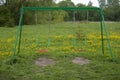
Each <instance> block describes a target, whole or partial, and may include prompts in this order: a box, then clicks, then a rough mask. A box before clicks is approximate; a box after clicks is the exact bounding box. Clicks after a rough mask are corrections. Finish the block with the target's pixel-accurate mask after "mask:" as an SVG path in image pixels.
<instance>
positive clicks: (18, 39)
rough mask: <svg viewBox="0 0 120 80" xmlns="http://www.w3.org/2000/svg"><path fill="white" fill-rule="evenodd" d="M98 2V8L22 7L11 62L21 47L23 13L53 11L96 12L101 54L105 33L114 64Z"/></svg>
mask: <svg viewBox="0 0 120 80" xmlns="http://www.w3.org/2000/svg"><path fill="white" fill-rule="evenodd" d="M98 2H99V6H100V7H99V8H98V7H22V8H21V14H20V20H19V27H18V32H17V35H16V41H15V46H14V50H13V54H12V62H13V61H14V59H15V56H17V55H20V50H21V49H20V46H21V38H22V21H23V15H24V13H25V11H55V10H57V11H58V10H66V11H98V12H99V15H100V26H101V30H100V32H101V44H102V46H101V47H102V54H103V55H104V38H103V34H104V32H105V34H106V38H107V43H108V47H109V50H110V55H111V58H112V61H113V62H114V61H115V56H114V53H113V51H112V46H111V44H110V39H109V34H108V31H107V27H106V24H105V20H104V14H103V9H102V7H101V3H100V0H98ZM74 20H75V19H74ZM36 21H37V19H36ZM36 24H37V23H36ZM49 28H50V27H49ZM49 32H50V29H49ZM48 45H50V39H49V38H48Z"/></svg>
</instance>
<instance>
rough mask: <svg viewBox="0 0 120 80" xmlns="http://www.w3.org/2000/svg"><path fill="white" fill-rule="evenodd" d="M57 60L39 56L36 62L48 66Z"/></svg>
mask: <svg viewBox="0 0 120 80" xmlns="http://www.w3.org/2000/svg"><path fill="white" fill-rule="evenodd" d="M54 63H55V61H54V60H53V59H49V58H45V57H43V58H38V59H37V60H36V61H35V64H37V65H39V66H48V65H50V64H54Z"/></svg>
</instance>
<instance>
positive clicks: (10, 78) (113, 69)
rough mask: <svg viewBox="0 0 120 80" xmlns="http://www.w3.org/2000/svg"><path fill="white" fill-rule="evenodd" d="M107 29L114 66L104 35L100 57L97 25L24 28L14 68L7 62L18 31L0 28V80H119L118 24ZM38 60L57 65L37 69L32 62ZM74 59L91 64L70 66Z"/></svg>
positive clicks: (119, 46)
mask: <svg viewBox="0 0 120 80" xmlns="http://www.w3.org/2000/svg"><path fill="white" fill-rule="evenodd" d="M106 25H107V28H108V32H109V37H110V41H111V45H112V49H113V52H114V55H115V60H116V61H115V62H112V59H111V55H110V50H109V47H108V44H107V39H106V37H105V33H104V41H105V45H104V48H105V54H104V55H103V54H102V48H101V33H100V23H99V22H75V23H73V22H63V23H56V24H54V23H52V24H41V25H40V24H39V25H24V26H23V31H22V40H21V52H20V55H19V56H15V57H16V63H14V64H10V59H11V55H12V54H13V48H14V45H15V39H16V34H17V27H14V28H8V27H0V80H120V22H107V23H106ZM39 50H48V52H39ZM39 57H47V58H51V59H53V60H55V61H56V62H55V64H52V65H49V66H46V67H42V66H38V65H36V64H35V60H36V59H37V58H39ZM75 57H84V58H86V59H89V60H90V63H89V64H85V65H78V64H75V63H72V61H71V60H72V59H73V58H75Z"/></svg>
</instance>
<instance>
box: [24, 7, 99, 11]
mask: <svg viewBox="0 0 120 80" xmlns="http://www.w3.org/2000/svg"><path fill="white" fill-rule="evenodd" d="M23 9H24V10H33V11H34V10H42V11H44V10H45V11H49V10H50V11H54V10H78V11H79V10H84V11H85V10H90V11H93V10H100V8H98V7H86V8H85V7H23Z"/></svg>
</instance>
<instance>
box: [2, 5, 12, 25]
mask: <svg viewBox="0 0 120 80" xmlns="http://www.w3.org/2000/svg"><path fill="white" fill-rule="evenodd" d="M3 26H7V27H13V26H14V19H13V18H12V17H11V13H10V11H9V9H8V8H7V7H6V6H0V27H3Z"/></svg>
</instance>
